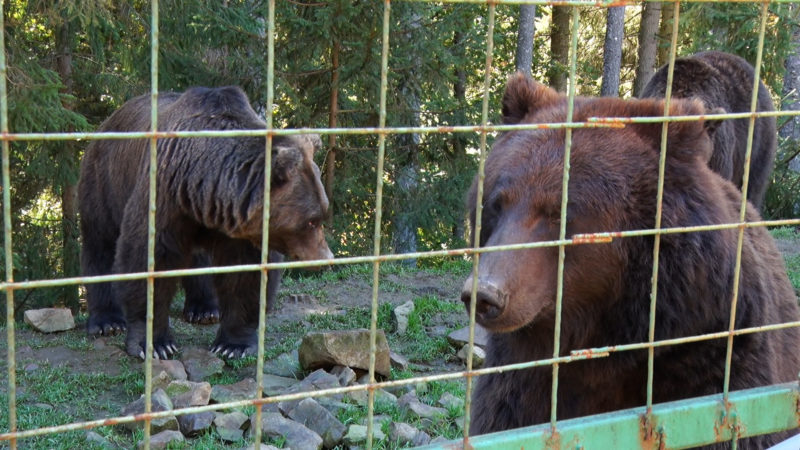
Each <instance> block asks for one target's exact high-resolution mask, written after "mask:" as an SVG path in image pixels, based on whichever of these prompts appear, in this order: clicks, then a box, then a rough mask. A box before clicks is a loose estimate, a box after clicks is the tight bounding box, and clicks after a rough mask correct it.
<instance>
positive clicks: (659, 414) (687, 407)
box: [0, 0, 800, 448]
mask: <svg viewBox="0 0 800 450" xmlns="http://www.w3.org/2000/svg"><path fill="white" fill-rule="evenodd" d="M274 2H275V0H271V1H270V2H269V7H270V8H269V16H268V20H267V48H266V53H267V62H268V66H267V85H268V91H267V92H268V93H267V105H270V104H272V102H273V99H274V92H273V87H274V54H275V51H274V46H275V42H274V37H275V27H276V25H279V24H276V23H275V16H274V11H275V3H274ZM442 3H474V4H483V5H485V6H486V21H487V23H488V32H487V36H486V50H485V51H486V61H485V74H486V75H485V80H484V89H483V103H482V116H481V122H480V124H460V125H458V126H453V127H448V128H447V129H442V128H441V127H387V126H386V117H387V113H386V93H387V88H388V81H387V78H388V77H387V73H388V70H389V67H388V59H389V37H390V18H391V14H392V1H391V0H384V2H383V5H384V9H383V34H382V51H381V55H382V57H381V84H380V86H379V87H376V88H379V89H380V113H379V124H378V126H377V127H375V128H323V129H275V128H273V123H272V117H271V115H270V114H266V123H267V128H266V129H263V130H246V131H191V132H190V131H182V132H170V133H169V134H168V135H167V133H163V132H159V131H152V132H134V133H122V132H119V133H70V132H62V133H15V132H14V130H9V126H8V108H9V105H8V97H7V86H6V75H7V65H6V55H5V48H6V46H5V42H4V36H5V33H0V48H2V49H3V51H0V132H2V136H0V141H1V142H2V190H3V221H4V228H3V231H4V251H5V255H6V258H5V264H6V267H5V273H6V279H5V280H4V281H3V282H2V283H0V290H2V291H3V292H4V293H5V296H6V321H7V322H6V323H7V336H6V343H7V346H8V367H7V369H8V370H7V375H6V376H7V381H8V383H7V385H8V405H6V406H4V408H3V413H4V414H8V424H9V428H8V430H0V431H2V434H0V446H4V445H9V446H10V447H11V448H16V447H17V446H18V445H20V446H22V445H23V443H24V439H25V438H28V437H32V436H40V435H45V434H55V433H62V432H66V431H71V430H77V429H89V428H93V427H100V426H107V425H112V424H120V423H127V422H133V421H142V422H144V430H145V431H144V433H145V438H144V442H145V448H149V436H150V421H151V420H153V419H156V418H161V417H166V416H168V415H175V414H189V413H197V412H204V411H213V410H219V409H227V408H233V407H241V406H246V405H255V406H257V407H258V406H260V405H264V404H266V403H274V402H280V401H284V400H294V399H302V398H306V397H318V396H325V395H332V394H337V393H346V392H351V391H356V390H366V391H367V392H368V393H369V397H368V399H369V400H368V413H367V414H368V416H367V427H368V431H367V439H368V440H367V444H366V446H367V448H372V447H373V441H372V427H373V423H374V421H373V420H372V417H373V406H374V392H375V390H376V389H378V388H384V387H391V386H398V385H406V384H413V383H418V382H429V381H436V380H450V379H460V378H465V379H466V402H465V424H464V437H463V442H461V441H456V442H452V443H450V444H445V445H440V446H439V447H440V448H452V446H462V445H463V447H464V448H470V447H474V448H567V447H569V448H683V447H691V446H697V445H704V444H709V443H713V442H723V441H731V443H732V445H733V446H734V448H735V445H736V441H737V439H738V438H743V437H747V436H752V435H757V434H762V433H766V432H774V431H778V430H788V429H793V428H797V427H800V386H799V385H798V383H797V382H795V383H791V384H784V385H777V386H768V387H762V388H757V389H750V390H746V391H738V392H730V391H729V386H728V382H729V378H730V367H731V354H732V346H733V338H734V337H735V336H738V335H743V334H749V333H761V332H765V331H769V330H776V329H782V328H790V327H800V322H786V323H781V324H775V325H769V326H761V327H754V328H745V329H737V328H735V326H734V324H735V316H736V300H737V294H736V293H734V296H733V299H732V303H731V305H732V308H731V313H730V314H731V318H730V327H729V329H728V330H727V331H720V332H715V333H708V334H703V335H698V336H691V337H686V338H676V339H667V340H656V339H655V332H654V329H655V305H656V285H657V283H658V282H659V280H658V261H659V258H658V255H659V246H660V237H661V236H662V235H664V234H671V233H690V232H699V231H711V230H722V229H736V230H738V248H737V260H736V271H735V281H734V289H737V288H738V285H739V283H738V280H739V276H740V268H741V255H742V243H743V236H744V230H745V229H746V228H749V227H765V226H777V225H797V224H800V219H791V220H774V221H766V220H765V221H760V222H747V221H746V220H745V207H746V203H747V201H746V199H745V198H744V196H743V198H742V203H741V209H740V216H739V221H738V222H737V223H729V224H722V225H713V226H694V227H683V228H661V201H662V198H663V185H664V183H663V182H664V165H665V155H666V147H667V141H666V136H667V134H666V124H667V123H669V122H675V121H691V120H699V119H700V118H701V117H700V116H680V117H677V116H669V115H668V111H669V102H670V97H671V92H670V87H671V80H672V69H673V67H674V61H675V58H676V42H677V35H678V15H679V13H680V2H677V1H676V2H674V5H675V14H676V17H675V20H674V21H673V29H672V43H671V44H672V45H671V47H670V48H671V50H670V56H669V81H668V82H667V93H666V102H665V109H664V111H665V113H664V116H663V117H647V118H632V119H631V118H627V119H613V118H612V119H608V118H592V119H589V120H588V121H586V122H573V121H572V111H573V101H574V98H575V92H576V82H575V80H576V64H577V56H576V54H577V52H576V49H577V43H578V28H579V26H580V15H579V12H580V10H581V8H582V7H587V6H601V7H610V6H619V5H626V4H627V5H633V4H634V3H633V2H627V1H612V0H609V1H588V0H565V1H558V2H551V1H545V0H495V1H488V2H487V1H485V0H445V1H443V2H442ZM553 3H556V4H558V5H560V6H567V7H569V8H571V11H572V30H571V47H570V58H571V60H570V64H569V80H570V81H569V89H568V105H569V109H568V112H567V120H566V122H564V123H555V124H527V125H492V124H490V123H489V111H490V105H489V91H490V82H491V77H492V65H493V56H492V55H493V48H494V42H493V36H494V33H495V12H496V8H497V5H498V4H515V5H518V4H537V5H552V4H553ZM637 4H638V3H637ZM769 4H770V2H768V1H765V2H762V3H761V5H762V8H761V13H760V28H759V36H758V43H759V44H758V57H757V61H756V63H755V70H756V76H755V83H756V84H755V86H754V89H753V97H752V100H751V105H752V106H751V112H750V113H738V114H719V115H714V116H705V118H708V117H714V118H717V119H732V118H746V119H749V133H748V142H747V155H746V161H747V164H746V166H745V175H744V185H743V186H742V191H743V192H747V186H748V174H749V169H750V167H749V161H750V152H751V149H752V141H753V129H754V123H755V120H756V118H757V117H762V116H768V115H769V116H791V115H796V114H797V113H796V112H792V111H777V112H771V113H756V112H755V111H756V102H757V94H758V84H757V83H758V82H759V79H760V76H759V74H760V67H761V59H762V52H763V45H764V34H765V26H766V20H767V11H768V10H767V8H768V6H769ZM3 5H4V4H3V3H2V2H0V30H3V23H2V20H3V17H4V14H3V9H2V8H3ZM151 8H152V10H151V21H152V27H151V30H152V31H151V36H150V48H151V53H150V55H151V68H152V69H151V86H152V87H151V105H152V107H151V123H152V129H153V130H158V124H157V99H158V90H157V86H158V75H159V73H158V48H159V34H158V30H159V26H158V24H159V3H158V1H157V0H156V1H153V2H152V6H151ZM627 123H663V124H664V126H663V132H662V139H661V156H660V170H659V180H658V212H657V215H656V220H655V223H656V226H655V228H654V229H647V230H634V231H624V232H615V231H609V232H604V233H594V234H585V235H574V236H572V237H567V233H566V220H565V218H566V211H567V208H566V204H567V199H568V191H567V185H568V181H569V175H570V174H569V164H568V163H565V164H564V171H563V180H562V182H563V184H562V187H563V189H562V199H561V220H560V230H559V238H558V240H555V241H548V242H535V243H525V244H515V245H505V246H497V247H483V248H479V245H478V244H479V242H478V239H479V236H480V234H481V233H480V227H481V215H482V208H481V205H482V201H481V200H480V199H481V198H482V196H483V179H484V162H485V160H486V155H487V136H488V135H489V134H490V133H495V132H498V131H507V130H520V129H535V128H545V127H546V128H562V129H565V132H566V143H565V155H564V158H565V160H566V161H568V160H569V158H570V151H571V137H572V130H573V129H576V128H586V127H595V128H599V127H624V126H625V125H626V124H627ZM309 132H314V133H319V134H325V135H329V134H337V135H339V134H374V135H377V136H378V139H379V140H378V143H379V144H378V151H377V160H376V167H377V170H376V173H377V178H376V185H375V186H376V189H375V193H376V201H375V205H374V206H375V228H374V236H373V241H374V242H373V248H374V252H373V254H372V256H360V257H349V258H340V259H335V260H328V261H321V263H322V264H326V265H344V264H355V263H371V264H372V266H373V272H372V273H373V276H372V302H371V329H370V332H371V333H370V336H371V339H370V342H371V344H370V351H371V356H370V369H369V378H370V381H371V383H370V384H368V385H361V386H351V387H343V388H337V389H325V390H319V391H314V392H303V393H297V394H290V395H279V396H275V397H269V398H262V381H263V380H262V379H263V365H264V334H265V320H266V317H265V310H266V284H267V270H268V269H285V268H294V267H305V266H309V265H315V263H314V262H282V263H268V262H267V248H268V246H269V240H268V234H267V233H266V232H265V233H263V241H262V249H263V250H262V258H261V263H260V264H254V265H240V266H230V267H216V268H202V269H186V270H170V271H159V272H156V271H155V263H154V236H155V210H156V202H155V193H156V191H155V180H156V170H157V164H156V163H155V161H156V143H157V140H158V139H160V138H165V137H168V136H169V137H200V136H202V137H212V136H215V137H219V136H234V135H235V136H266V147H265V149H264V150H265V159H266V164H265V168H264V170H265V178H266V179H270V167H271V163H270V158H271V147H272V138H273V137H274V136H282V135H295V134H304V133H309ZM399 133H478V134H479V136H480V148H479V150H480V157H479V169H478V179H479V180H480V182H479V183H478V190H477V195H478V201H477V205H478V206H477V211H476V218H475V223H476V225H475V226H476V232H475V233H474V235H475V242H473V246H471V247H469V248H462V249H452V250H441V251H431V252H418V253H407V254H381V250H380V249H381V238H382V236H381V223H382V208H383V207H382V202H383V184H384V176H383V175H384V155H385V153H386V138H387V136H388V135H391V134H399ZM129 138H141V139H149V141H150V173H149V175H150V204H149V223H148V228H149V232H148V265H147V272H143V273H131V274H122V275H107V276H95V277H76V278H62V279H43V280H32V281H15V280H14V276H13V258H11V257H10V255H12V254H13V253H12V245H11V244H12V239H13V237H14V233H13V230H12V224H11V210H10V203H11V186H12V182H13V180H11V179H10V175H9V143H10V141H12V140H96V139H129ZM266 189H267V190H269V183H267V186H266ZM269 202H270V197H269V195H265V196H264V205H263V206H264V218H263V229H264V230H267V229H268V223H269V219H270V218H269V210H270V208H269ZM634 236H653V238H654V241H655V246H654V250H653V252H654V258H653V261H654V267H653V271H652V275H653V278H652V279H653V288H652V291H651V297H650V324H649V330H650V332H649V339H648V341H647V342H631V343H627V344H625V345H617V346H613V347H604V348H587V349H581V350H575V351H572V352H571V353H570V354H569V355H566V356H562V355H561V350H560V348H559V343H560V339H559V335H560V331H561V305H562V301H563V299H562V296H563V277H564V255H565V247H566V246H569V245H597V244H602V243H608V242H611V241H612V240H614V239H625V238H628V237H634ZM540 247H556V248H557V249H558V262H559V264H558V271H557V273H558V285H557V293H556V296H557V299H556V326H555V336H554V345H555V347H554V350H553V356H552V358H548V359H544V360H537V361H529V362H524V363H519V364H512V365H507V366H502V367H490V368H483V369H474V368H473V354H472V351H471V349H472V346H473V342H474V330H475V315H474V311H475V303H476V290H477V270H478V261H479V259H480V257H481V255H482V254H483V253H487V252H498V251H508V250H519V249H530V248H540ZM459 255H461V256H463V255H472V256H473V262H474V264H473V279H474V280H475V282H474V286H473V291H472V297H471V304H472V308H471V311H472V313H471V314H470V318H469V323H470V336H469V342H470V352H469V354H468V357H467V361H466V368H465V370H463V371H460V372H448V373H440V374H435V375H432V376H424V377H415V378H410V379H404V380H393V381H387V382H381V383H378V382H376V379H375V353H376V330H377V317H378V306H379V300H380V286H379V267H380V265H381V263H383V262H387V261H396V260H402V259H408V258H432V257H442V256H459ZM318 263H320V261H317V264H318ZM235 271H259V272H260V273H261V295H260V317H259V327H258V338H259V347H258V355H257V368H256V374H257V380H256V382H257V383H256V384H257V386H258V387H257V389H258V391H257V394H256V396H255V398H252V399H248V400H242V401H236V402H230V403H222V404H214V405H208V406H200V407H190V408H184V409H180V410H174V411H163V412H152V408H151V395H152V392H151V389H152V353H153V351H152V349H153V334H152V326H153V285H154V280H155V279H156V278H160V277H176V276H184V275H201V274H219V273H230V272H235ZM141 279H145V280H146V281H147V300H148V301H147V337H146V339H147V340H146V342H147V351H146V352H145V353H146V360H145V366H144V367H145V384H144V394H145V413H144V414H139V415H136V416H126V417H114V418H110V419H101V420H93V421H86V422H77V423H71V424H66V425H53V426H49V427H43V428H37V429H28V430H20V429H18V426H17V413H18V412H17V392H16V387H17V383H16V370H17V368H16V361H15V348H16V345H15V324H14V292H15V290H18V289H35V288H44V287H53V286H64V285H75V284H85V283H100V282H108V281H118V280H141ZM660 281H661V282H663V281H664V280H660ZM454 295H455V293H454ZM710 339H727V346H728V351H727V360H726V365H725V382H724V386H723V392H722V394H719V395H714V396H709V397H703V398H697V399H690V400H683V401H678V402H672V403H667V404H658V405H654V404H653V360H654V351H655V349H656V348H658V347H662V346H670V345H677V344H681V343H687V342H697V341H702V340H710ZM643 349H646V350H647V351H648V376H647V402H646V405H644V407H641V408H635V409H631V410H625V411H619V412H615V413H610V414H603V415H599V416H592V417H586V418H580V419H572V420H565V421H559V420H556V411H557V406H558V404H557V401H556V398H557V396H556V393H557V391H558V373H559V366H560V365H563V364H569V363H571V362H574V361H581V360H586V359H591V358H604V357H607V356H609V355H610V354H612V353H614V352H626V351H632V350H643ZM543 366H550V367H552V372H553V377H552V379H553V385H552V397H551V418H550V423H546V424H542V425H538V426H534V427H528V428H523V429H518V430H511V431H507V432H502V433H495V434H492V435H485V436H478V437H469V436H468V430H469V418H470V410H471V408H472V407H473V405H472V404H471V402H470V397H471V391H472V380H473V378H474V377H476V376H480V375H484V374H488V373H496V372H505V371H513V370H519V369H525V368H531V367H543ZM256 415H257V416H256V418H257V420H256V423H260V415H261V408H260V407H258V408H256ZM652 424H657V425H656V427H655V428H649V429H648V428H647V427H651V426H652ZM654 429H655V433H656V435H657V436H656V438H654V439H652V440H649V441H647V440H642V439H641V436H642V433H643V431H648V430H649V431H653V430H654ZM260 441H261V429H260V427H258V426H256V427H255V435H254V442H260Z"/></svg>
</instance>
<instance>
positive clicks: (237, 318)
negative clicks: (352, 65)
mask: <svg viewBox="0 0 800 450" xmlns="http://www.w3.org/2000/svg"><path fill="white" fill-rule="evenodd" d="M158 112H159V117H158V128H159V130H162V131H178V130H206V129H213V130H232V129H263V128H265V127H266V125H265V124H264V122H263V121H261V120H260V119H259V118H258V116H257V115H256V113H255V112H254V111H253V109H252V108H251V107H250V104H249V102H248V100H247V97H246V96H245V95H244V93H243V92H242V91H241V90H240V89H238V88H235V87H225V88H218V89H208V88H193V89H190V90H188V91H186V92H185V93H183V94H176V93H163V94H161V95H160V97H159V108H158ZM148 129H150V99H149V96H141V97H137V98H135V99H133V100H131V101H129V102H128V103H126V104H125V105H123V106H122V108H120V109H119V110H118V111H117V112H115V113H114V114H113V115H111V117H109V118H108V119H107V120H106V121H105V122H104V123H103V125H102V126H101V127H100V131H135V130H148ZM318 143H319V138H318V137H316V136H296V137H275V138H274V139H273V151H272V180H271V207H270V227H269V234H270V236H269V237H270V239H269V244H270V250H271V251H277V252H280V253H282V254H285V255H287V256H289V257H290V258H294V259H303V260H309V259H327V258H331V257H332V254H331V252H330V250H329V248H328V245H327V243H326V242H325V237H324V233H323V231H322V226H321V225H322V219H323V218H324V217H325V215H326V214H327V209H328V199H327V197H326V196H325V192H324V190H323V188H322V184H321V182H320V179H319V168H318V167H317V166H316V164H314V161H313V159H312V156H313V152H314V150H315V146H316V145H317V144H318ZM265 144H266V142H265V139H264V138H263V137H228V138H182V139H177V138H169V139H159V141H158V164H159V166H158V172H157V173H158V180H157V184H156V186H157V195H156V199H157V200H156V203H157V213H156V243H155V258H156V270H170V269H179V268H186V267H190V266H192V265H195V266H197V265H204V264H208V263H209V262H210V263H213V264H214V265H235V264H250V263H257V262H258V261H260V253H261V251H260V250H259V248H260V246H261V229H262V211H263V207H262V201H263V194H264V149H265V148H266V147H265ZM149 165H150V164H149V141H148V140H146V139H130V140H98V141H94V142H92V144H91V145H89V147H88V148H87V150H86V153H85V155H84V157H83V161H82V163H81V180H80V184H79V196H80V212H81V235H82V238H83V251H82V257H81V260H82V268H83V273H84V275H103V274H108V273H115V274H117V273H130V272H142V271H145V270H146V261H147V211H148V197H149V193H148V180H149V175H148V171H149ZM198 249H200V251H201V253H200V255H201V257H200V258H201V259H200V260H199V261H198V259H197V254H198V253H197V250H198ZM202 252H206V253H207V254H208V255H210V261H208V260H207V261H202V254H203V253H202ZM193 254H194V255H195V258H194V261H193ZM259 277H260V275H259V273H258V272H253V271H250V272H240V273H233V274H222V275H216V276H214V285H215V288H216V292H217V294H218V295H219V307H220V322H221V325H220V328H219V331H218V333H217V337H216V339H215V341H214V343H213V345H212V349H213V350H214V351H218V352H221V353H222V354H223V355H226V356H231V355H243V354H246V353H251V352H253V351H255V349H256V345H257V342H256V328H257V326H258V316H259V314H258V290H259V285H260V282H259ZM273 279H275V278H274V276H273ZM194 281H196V282H200V284H201V286H200V287H198V288H197V289H199V292H200V296H201V297H203V298H204V299H203V300H201V301H200V303H201V304H200V306H199V307H197V308H195V309H194V310H191V308H190V311H185V312H186V313H188V314H200V320H202V319H203V317H204V316H203V315H204V314H206V313H211V314H213V309H214V302H213V298H210V299H209V297H208V296H207V295H206V294H207V293H208V292H209V290H210V288H209V286H202V282H203V279H202V278H200V279H199V280H198V279H197V278H195V279H194ZM273 284H274V285H275V287H277V281H276V282H275V283H273ZM145 287H146V284H145V282H144V281H141V280H140V281H123V282H116V283H113V284H111V285H109V284H108V283H101V284H88V285H87V301H88V304H89V313H90V318H89V324H88V329H89V331H90V332H95V333H97V332H102V333H109V332H113V331H115V330H121V329H124V328H126V327H127V331H128V336H127V342H126V344H127V350H128V353H130V354H131V355H140V356H141V355H143V354H144V353H143V349H144V339H145V310H146V301H145V298H146V296H145ZM175 289H176V279H175V278H158V279H157V280H156V282H155V298H154V324H153V333H154V350H155V352H156V353H157V354H158V356H160V357H167V356H168V355H170V354H172V353H173V352H174V351H175V344H174V342H173V340H172V337H171V335H170V333H169V319H168V310H169V302H170V300H171V298H172V297H173V295H174V293H175ZM195 293H196V291H195ZM204 293H205V294H204ZM189 296H190V297H194V293H193V292H192V289H191V288H190V289H189ZM273 297H274V294H273ZM202 302H205V304H203V303H202ZM193 304H195V301H192V300H190V305H193ZM194 306H197V305H194ZM121 311H124V319H123V317H122V314H120V312H121ZM206 317H207V316H206ZM211 320H213V318H212V319H211Z"/></svg>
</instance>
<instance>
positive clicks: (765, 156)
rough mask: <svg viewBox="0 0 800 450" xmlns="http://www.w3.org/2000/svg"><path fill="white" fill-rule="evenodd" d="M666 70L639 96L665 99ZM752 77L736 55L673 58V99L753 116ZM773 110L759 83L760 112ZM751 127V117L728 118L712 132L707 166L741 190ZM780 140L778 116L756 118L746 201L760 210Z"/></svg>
mask: <svg viewBox="0 0 800 450" xmlns="http://www.w3.org/2000/svg"><path fill="white" fill-rule="evenodd" d="M667 72H668V66H664V67H662V68H660V69H658V71H657V72H656V73H655V74H654V75H653V77H652V78H650V81H648V82H647V85H646V86H645V88H644V90H642V94H641V95H640V97H641V98H663V97H664V95H665V93H666V90H667ZM754 76H755V70H754V69H753V66H751V65H750V63H748V62H747V61H745V60H744V59H742V58H740V57H738V56H736V55H731V54H729V53H723V52H702V53H697V54H696V55H693V56H689V57H686V58H678V59H676V60H675V69H674V73H673V76H672V96H673V97H674V98H697V99H700V100H701V101H702V102H703V104H704V105H705V107H706V110H707V111H710V112H713V113H724V112H729V113H741V112H748V113H749V112H750V101H751V96H752V92H753V77H754ZM774 110H775V107H774V106H773V104H772V98H770V95H769V91H768V90H767V87H766V86H764V83H762V82H759V85H758V103H757V105H756V111H774ZM749 123H750V119H731V120H724V121H722V122H721V123H720V124H718V125H716V124H715V126H714V128H715V129H714V131H713V133H712V135H713V136H712V137H713V139H712V140H713V152H712V153H711V159H710V160H709V162H708V164H709V166H710V167H711V169H712V170H714V171H715V172H717V173H718V174H720V175H722V176H723V177H724V178H726V179H728V180H731V181H732V182H733V184H735V185H736V187H738V188H739V190H741V189H742V183H743V179H744V162H745V161H744V160H745V156H746V153H747V129H748V127H749ZM777 139H778V131H777V128H776V125H775V117H760V118H758V119H756V123H755V128H754V129H753V149H752V153H751V158H750V161H751V162H750V182H749V184H748V186H747V199H748V200H749V201H750V203H752V204H753V205H754V206H755V207H756V208H757V209H758V210H759V211H760V210H761V208H762V206H763V205H764V195H765V194H766V193H767V187H768V186H769V178H770V174H771V173H772V169H773V166H774V165H775V150H776V148H777Z"/></svg>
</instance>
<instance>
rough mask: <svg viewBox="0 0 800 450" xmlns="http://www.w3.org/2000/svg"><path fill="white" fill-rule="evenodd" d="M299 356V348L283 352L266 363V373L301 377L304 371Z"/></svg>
mask: <svg viewBox="0 0 800 450" xmlns="http://www.w3.org/2000/svg"><path fill="white" fill-rule="evenodd" d="M298 358H299V357H298V353H297V350H294V351H291V352H289V353H282V354H280V355H278V356H277V357H275V358H274V359H271V360H269V361H266V362H265V363H264V373H268V374H270V375H278V376H281V377H287V378H295V379H297V378H301V377H302V376H303V373H304V371H303V368H302V367H301V366H300V361H299V359H298Z"/></svg>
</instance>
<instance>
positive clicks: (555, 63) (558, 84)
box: [548, 6, 570, 92]
mask: <svg viewBox="0 0 800 450" xmlns="http://www.w3.org/2000/svg"><path fill="white" fill-rule="evenodd" d="M569 22H570V8H569V7H567V6H553V21H552V25H551V26H550V57H551V59H552V61H551V63H550V70H549V73H548V78H549V80H550V87H551V88H553V89H555V90H557V91H559V92H566V90H567V72H568V69H567V67H568V66H569V33H570V29H569Z"/></svg>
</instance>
